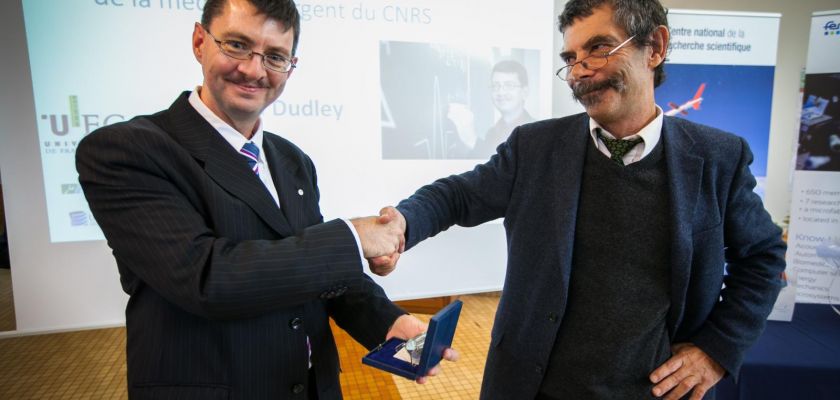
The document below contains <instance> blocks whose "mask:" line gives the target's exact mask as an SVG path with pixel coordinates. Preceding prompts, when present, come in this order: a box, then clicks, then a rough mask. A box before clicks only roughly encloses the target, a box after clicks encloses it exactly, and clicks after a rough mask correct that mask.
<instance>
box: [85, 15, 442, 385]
mask: <svg viewBox="0 0 840 400" xmlns="http://www.w3.org/2000/svg"><path fill="white" fill-rule="evenodd" d="M299 20H300V17H299V14H298V12H297V9H296V8H295V5H294V3H293V2H292V1H290V0H208V1H207V2H206V4H205V7H204V14H203V16H202V22H201V23H200V24H199V23H197V24H196V26H195V29H194V32H193V36H192V43H193V52H194V54H195V57H196V59H197V60H198V61H199V63H200V64H201V65H202V71H203V74H204V82H203V84H202V85H201V86H200V87H198V88H197V89H196V90H195V91H193V92H191V93H190V92H185V93H184V94H182V95H181V96H180V97H179V98H178V99H177V100H176V101H175V102H174V103H173V104H172V106H171V107H170V108H169V109H168V110H164V111H161V112H158V113H156V114H154V115H148V116H140V117H137V118H134V119H133V120H131V121H129V122H126V123H121V124H116V125H111V126H108V127H104V128H102V129H99V130H98V131H96V132H94V133H92V134H91V135H89V136H88V137H87V138H85V139H84V140H83V141H82V143H81V144H80V145H79V147H78V152H77V169H78V171H79V181H80V182H81V184H82V187H83V188H84V192H85V196H86V198H87V200H88V202H89V203H90V207H91V210H92V211H93V213H94V216H95V217H96V219H97V221H98V222H99V224H100V226H101V227H102V230H103V231H104V233H105V236H106V237H107V239H108V244H109V246H110V247H111V248H112V249H113V254H114V257H115V258H116V261H117V265H118V267H119V271H120V277H121V282H122V285H123V289H124V290H125V291H126V293H128V294H129V296H130V298H129V302H128V306H127V308H126V327H127V346H126V347H127V349H126V350H127V360H128V385H129V388H128V391H129V395H130V396H131V397H132V398H137V399H144V398H155V399H161V398H179V399H216V398H218V399H222V398H224V399H263V398H266V399H267V398H272V399H285V398H290V399H294V398H300V399H303V398H322V399H335V398H340V397H341V388H340V387H339V380H338V372H339V365H338V356H337V352H336V348H335V344H334V341H333V337H332V334H331V332H330V327H329V324H328V319H329V317H332V318H333V319H334V320H335V321H336V323H337V324H338V325H339V326H341V327H342V328H344V329H345V330H347V331H348V332H349V333H350V334H351V335H352V336H353V337H354V338H355V339H356V340H358V341H359V342H360V343H362V344H363V345H365V346H366V347H368V348H372V347H374V346H376V345H377V344H379V343H381V342H383V341H385V339H386V337H391V336H397V337H402V338H408V337H411V336H413V335H416V334H419V333H421V332H422V331H424V330H425V325H424V324H423V323H422V322H421V321H419V320H418V319H416V318H415V317H413V316H410V315H407V314H405V312H403V311H402V310H401V309H400V308H398V307H397V306H396V305H394V304H393V303H392V302H391V301H390V300H388V298H387V297H386V296H385V293H384V292H383V290H382V288H380V287H379V286H378V285H376V284H375V283H374V282H373V281H372V280H371V279H370V278H368V277H367V276H366V275H365V274H364V273H363V271H362V258H363V257H368V258H370V257H376V256H385V257H387V256H389V255H392V254H395V253H396V252H397V251H398V250H400V247H401V243H402V242H403V237H402V233H401V231H400V229H398V228H397V227H395V226H393V225H394V224H393V222H391V221H390V220H389V218H388V217H379V218H377V217H370V218H361V219H354V220H352V221H344V220H340V219H337V220H333V221H329V222H324V221H323V217H322V216H321V213H320V210H319V206H318V200H319V192H318V186H317V180H316V174H315V167H314V165H313V163H312V161H311V160H310V159H309V157H308V156H306V154H304V153H303V152H302V151H301V150H300V149H299V148H297V147H296V146H295V145H294V144H292V143H291V142H289V141H287V140H285V139H282V138H280V137H279V136H276V135H273V134H271V133H268V132H264V131H263V130H262V124H261V122H260V113H261V112H262V111H263V110H264V109H265V108H266V107H267V106H268V105H269V104H271V103H273V102H274V101H275V100H276V99H277V97H278V96H279V95H280V93H281V92H282V91H283V87H284V85H285V83H286V80H287V79H289V77H290V76H291V74H292V72H293V71H294V69H293V68H294V64H295V62H296V61H297V58H296V57H295V56H294V54H295V50H296V44H297V41H298V35H299V31H300V22H299ZM362 254H363V255H362ZM445 356H446V358H448V359H454V358H455V357H457V355H456V354H455V353H454V352H453V351H451V350H447V353H446V354H445ZM424 380H425V378H421V379H420V380H419V381H421V382H422V381H424Z"/></svg>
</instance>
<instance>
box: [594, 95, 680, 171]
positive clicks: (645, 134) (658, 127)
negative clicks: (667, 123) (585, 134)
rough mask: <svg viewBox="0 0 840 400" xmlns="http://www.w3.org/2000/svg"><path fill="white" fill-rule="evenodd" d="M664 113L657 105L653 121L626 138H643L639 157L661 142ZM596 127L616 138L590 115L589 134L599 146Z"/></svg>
mask: <svg viewBox="0 0 840 400" xmlns="http://www.w3.org/2000/svg"><path fill="white" fill-rule="evenodd" d="M664 115H665V114H664V113H663V112H662V109H661V108H659V105H656V118H654V119H653V121H650V123H648V124H647V125H645V126H644V127H643V128H642V129H641V130H639V131H638V132H636V133H635V134H634V135H631V136H628V137H626V138H624V139H625V140H629V139H636V138H642V140H643V141H644V150H643V151H642V154H641V156H639V159H642V158H644V157H645V156H646V155H648V154H650V152H651V151H653V148H654V147H656V144H657V143H659V139H660V138H661V137H662V121H663V120H664ZM596 128H600V129H601V133H602V134H603V135H604V136H605V137H607V138H609V139H615V136H613V134H612V133H610V132H608V131H607V130H606V129H604V128H603V127H602V126H601V125H600V124H599V123H598V122H597V121H595V120H594V119H592V117H589V135H590V136H591V137H592V141H593V142H594V143H595V146H596V147H597V146H598V134H597V133H596V132H595V129H596Z"/></svg>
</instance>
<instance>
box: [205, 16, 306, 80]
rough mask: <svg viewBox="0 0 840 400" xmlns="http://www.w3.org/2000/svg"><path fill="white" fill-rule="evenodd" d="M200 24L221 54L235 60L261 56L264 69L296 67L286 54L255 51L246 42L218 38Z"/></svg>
mask: <svg viewBox="0 0 840 400" xmlns="http://www.w3.org/2000/svg"><path fill="white" fill-rule="evenodd" d="M198 25H199V26H201V29H204V32H207V34H208V35H210V37H211V38H213V41H214V42H216V45H217V46H219V50H220V51H221V52H222V54H224V55H226V56H228V57H230V58H233V59H236V60H250V59H251V58H252V57H254V55H258V56H260V57H262V65H263V66H264V67H265V68H266V69H270V70H272V71H275V72H289V71H291V70H292V68H296V67H297V65H295V64H294V63H293V62H292V60H291V59H289V58H287V57H286V56H283V55H280V54H271V53H268V54H265V53H257V52H256V51H253V50H251V48H250V47H248V45H247V44H245V43H242V42H240V41H238V40H219V39H216V37H215V36H213V34H212V33H210V31H209V30H207V28H205V27H204V25H201V24H198Z"/></svg>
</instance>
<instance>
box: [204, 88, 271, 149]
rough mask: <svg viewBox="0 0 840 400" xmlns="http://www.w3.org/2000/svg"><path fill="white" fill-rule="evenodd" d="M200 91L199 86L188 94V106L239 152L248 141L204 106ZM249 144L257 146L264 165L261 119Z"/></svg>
mask: <svg viewBox="0 0 840 400" xmlns="http://www.w3.org/2000/svg"><path fill="white" fill-rule="evenodd" d="M200 90H201V86H196V88H195V90H193V92H192V93H190V97H189V102H190V105H192V106H193V108H195V110H196V111H197V112H198V113H199V114H200V115H201V116H202V117H203V118H204V119H205V120H207V122H208V123H209V124H210V126H212V127H213V129H215V130H216V132H218V133H219V135H221V136H222V137H223V138H224V139H225V140H226V141H227V142H228V143H230V145H231V146H232V147H233V148H234V150H236V151H237V152H239V150H240V149H242V146H244V145H245V143H248V142H249V140H248V139H246V138H245V136H242V134H241V133H239V131H237V130H236V129H233V127H232V126H230V124H228V123H227V122H225V121H223V120H222V119H221V118H219V117H218V116H217V115H216V114H215V113H214V112H213V111H212V110H210V108H208V107H207V105H206V104H204V101H202V100H201V97H199V95H198V92H199V91H200ZM250 142H253V143H254V144H255V145H257V148H258V149H260V157H259V158H260V162H261V163H265V157H264V154H265V152H264V151H263V129H262V119H260V120H259V121H257V129H256V131H255V132H254V136H251V140H250Z"/></svg>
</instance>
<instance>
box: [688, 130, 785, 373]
mask: <svg viewBox="0 0 840 400" xmlns="http://www.w3.org/2000/svg"><path fill="white" fill-rule="evenodd" d="M740 141H741V157H740V160H739V162H738V167H737V169H736V172H735V175H734V178H733V180H732V184H731V187H730V190H729V196H728V199H727V207H726V210H725V214H724V221H723V223H724V227H723V229H724V246H725V249H724V256H725V259H726V263H727V275H726V276H725V277H724V286H725V288H724V289H723V290H722V291H721V294H720V301H719V302H718V303H717V304H716V305H715V307H714V309H713V310H712V312H711V314H710V315H709V317H708V319H707V320H706V322H705V323H704V324H703V325H702V327H701V328H700V330H699V331H698V333H697V334H696V335H695V336H694V337H692V338H691V341H692V342H693V343H694V344H696V345H697V346H698V347H700V348H701V349H703V351H705V352H706V353H707V354H709V356H711V357H712V359H714V360H716V361H717V362H718V363H719V364H720V365H721V366H723V368H724V369H726V371H727V372H728V373H729V374H730V375H732V376H737V374H738V370H739V369H740V367H741V364H742V362H743V357H744V353H745V352H746V351H747V349H748V348H749V347H750V346H752V344H753V343H754V342H755V341H756V340H757V339H758V337H759V336H760V335H761V332H762V331H763V330H764V326H765V325H766V319H767V316H768V315H769V314H770V311H772V309H773V305H774V304H775V301H776V297H778V295H779V291H780V290H781V288H782V280H781V274H782V271H784V269H785V261H784V254H785V250H786V248H787V246H786V244H785V243H784V241H782V237H781V230H780V229H779V227H777V226H776V225H775V224H774V223H773V222H772V220H771V218H770V215H769V214H768V213H767V211H766V210H765V209H764V206H763V204H762V201H761V198H759V197H758V195H757V194H755V192H753V189H754V188H755V185H756V181H755V178H754V177H753V175H752V173H750V169H749V165H750V164H751V163H752V160H753V157H752V153H751V152H750V149H749V146H748V145H747V143H746V141H744V139H740Z"/></svg>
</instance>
